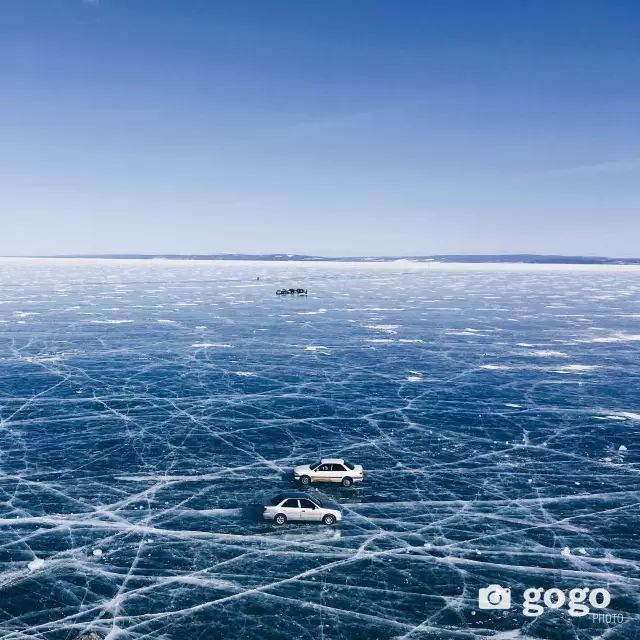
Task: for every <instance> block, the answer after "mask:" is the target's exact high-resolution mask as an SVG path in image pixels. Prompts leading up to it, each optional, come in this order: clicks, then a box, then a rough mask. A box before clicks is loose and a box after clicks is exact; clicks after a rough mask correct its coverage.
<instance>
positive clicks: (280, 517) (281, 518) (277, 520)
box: [273, 513, 287, 524]
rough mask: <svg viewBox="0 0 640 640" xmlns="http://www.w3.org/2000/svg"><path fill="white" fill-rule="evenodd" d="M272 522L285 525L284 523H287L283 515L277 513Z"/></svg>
mask: <svg viewBox="0 0 640 640" xmlns="http://www.w3.org/2000/svg"><path fill="white" fill-rule="evenodd" d="M273 521H274V522H275V523H276V524H285V522H286V521H287V516H285V515H284V513H279V514H278V515H277V516H276V517H275V518H274V519H273Z"/></svg>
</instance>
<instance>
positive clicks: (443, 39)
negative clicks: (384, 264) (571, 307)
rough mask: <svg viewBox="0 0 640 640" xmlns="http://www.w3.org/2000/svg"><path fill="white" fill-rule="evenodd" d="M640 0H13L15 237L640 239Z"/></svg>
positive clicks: (446, 245) (362, 243)
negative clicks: (639, 0)
mask: <svg viewBox="0 0 640 640" xmlns="http://www.w3.org/2000/svg"><path fill="white" fill-rule="evenodd" d="M639 31H640V2H637V1H636V0H628V1H623V0H596V1H592V0H575V1H571V0H549V1H546V0H526V1H524V0H504V1H496V0H466V1H461V0H416V1H415V2H413V1H410V0H383V1H380V0H253V1H246V0H227V1H217V0H144V1H142V0H4V1H2V2H0V217H1V223H2V227H1V228H0V254H4V255H8V254H13V255H15V254H55V253H79V252H82V253H84V252H87V253H89V252H91V253H109V252H141V253H155V252H176V253H191V252H193V253H209V252H253V253H266V252H296V253H313V254H324V255H373V254H377V255H383V254H386V255H395V254H413V255H417V254H431V253H457V252H470V253H494V252H500V253H519V252H537V253H565V254H569V253H570V254H601V255H612V256H640V242H639V241H640V210H639V206H638V205H639V203H640V117H639V114H640V109H639V106H640V104H639V100H640V55H639V54H640V37H639Z"/></svg>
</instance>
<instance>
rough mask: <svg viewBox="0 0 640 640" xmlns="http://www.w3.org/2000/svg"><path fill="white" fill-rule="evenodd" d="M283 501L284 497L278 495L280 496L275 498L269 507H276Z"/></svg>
mask: <svg viewBox="0 0 640 640" xmlns="http://www.w3.org/2000/svg"><path fill="white" fill-rule="evenodd" d="M283 500H284V496H282V495H280V496H276V497H275V498H274V499H273V500H272V501H271V506H272V507H277V506H278V505H279V504H280V503H281V502H282V501H283Z"/></svg>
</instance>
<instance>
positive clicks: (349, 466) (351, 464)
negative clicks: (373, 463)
mask: <svg viewBox="0 0 640 640" xmlns="http://www.w3.org/2000/svg"><path fill="white" fill-rule="evenodd" d="M344 464H345V466H346V467H347V469H351V471H353V470H354V469H355V468H356V465H355V464H353V463H351V462H349V461H348V460H345V461H344Z"/></svg>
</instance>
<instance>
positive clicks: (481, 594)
mask: <svg viewBox="0 0 640 640" xmlns="http://www.w3.org/2000/svg"><path fill="white" fill-rule="evenodd" d="M478 607H480V609H509V608H510V607H511V589H506V588H505V587H501V586H500V585H499V584H490V585H489V586H488V587H484V588H483V589H478Z"/></svg>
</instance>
